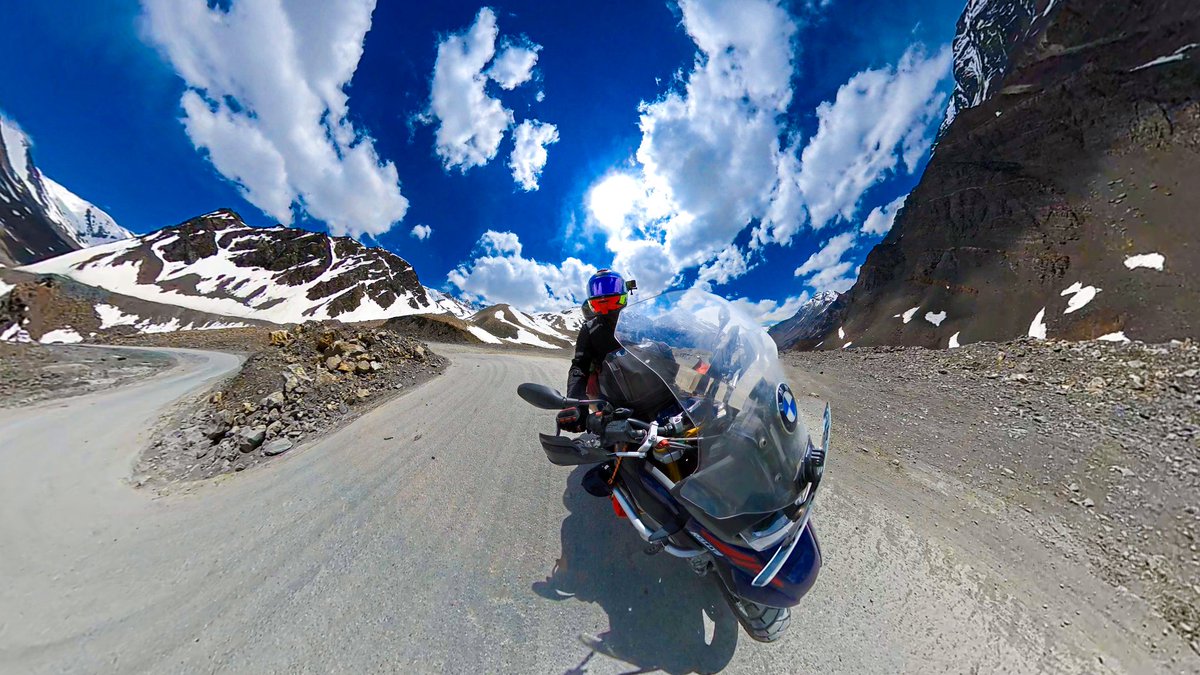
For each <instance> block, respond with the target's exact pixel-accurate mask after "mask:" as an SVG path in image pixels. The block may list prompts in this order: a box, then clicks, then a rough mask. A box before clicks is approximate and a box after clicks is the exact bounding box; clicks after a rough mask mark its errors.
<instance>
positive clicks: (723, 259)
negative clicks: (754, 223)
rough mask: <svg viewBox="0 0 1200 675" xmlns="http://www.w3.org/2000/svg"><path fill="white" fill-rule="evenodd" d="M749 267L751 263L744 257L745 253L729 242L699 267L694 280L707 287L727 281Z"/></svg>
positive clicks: (738, 275) (743, 272) (744, 271)
mask: <svg viewBox="0 0 1200 675" xmlns="http://www.w3.org/2000/svg"><path fill="white" fill-rule="evenodd" d="M751 267H753V265H751V264H750V263H749V261H748V260H747V259H746V254H745V253H744V252H743V251H742V250H741V249H740V248H738V247H737V246H734V245H733V244H730V245H729V246H727V247H725V250H723V251H721V252H720V253H718V254H717V257H715V258H713V259H712V260H711V261H710V262H709V263H708V264H706V265H703V266H701V267H700V273H699V275H697V279H696V282H697V285H700V286H702V287H707V286H708V285H709V284H712V283H716V284H724V283H728V282H730V281H731V280H733V279H736V278H738V277H740V276H742V275H743V274H745V273H746V272H748V271H749V270H750V268H751Z"/></svg>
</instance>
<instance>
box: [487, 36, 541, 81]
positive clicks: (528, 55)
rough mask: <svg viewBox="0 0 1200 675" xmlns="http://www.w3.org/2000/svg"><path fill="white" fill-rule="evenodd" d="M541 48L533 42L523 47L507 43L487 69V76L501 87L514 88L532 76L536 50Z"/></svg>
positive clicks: (536, 57)
mask: <svg viewBox="0 0 1200 675" xmlns="http://www.w3.org/2000/svg"><path fill="white" fill-rule="evenodd" d="M541 50H542V46H541V45H535V44H531V45H528V46H524V47H522V46H517V45H507V46H506V47H505V48H504V51H502V52H500V56H497V57H496V60H495V61H494V62H493V63H492V67H491V68H489V69H488V77H490V78H492V80H494V81H495V82H496V84H498V85H500V87H501V88H502V89H507V90H513V89H516V88H517V87H519V86H521V85H522V84H525V83H526V82H528V81H529V80H530V79H531V78H532V77H533V67H534V66H535V65H537V59H538V52H539V51H541Z"/></svg>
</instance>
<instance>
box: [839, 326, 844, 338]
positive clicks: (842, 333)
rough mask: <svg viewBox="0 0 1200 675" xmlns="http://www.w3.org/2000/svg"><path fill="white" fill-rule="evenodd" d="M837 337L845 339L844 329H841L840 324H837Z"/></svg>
mask: <svg viewBox="0 0 1200 675" xmlns="http://www.w3.org/2000/svg"><path fill="white" fill-rule="evenodd" d="M838 337H839V338H841V339H843V340H845V339H846V331H844V330H842V327H841V326H838Z"/></svg>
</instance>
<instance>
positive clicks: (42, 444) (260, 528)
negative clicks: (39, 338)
mask: <svg viewBox="0 0 1200 675" xmlns="http://www.w3.org/2000/svg"><path fill="white" fill-rule="evenodd" d="M439 351H441V352H442V353H446V354H448V355H449V356H450V357H451V359H452V361H453V365H452V366H451V367H450V369H449V371H448V372H447V373H446V374H445V375H444V376H442V377H440V378H437V379H435V380H433V381H431V382H430V383H428V384H426V385H424V386H423V387H421V388H419V389H417V390H416V391H414V392H412V393H411V394H408V395H405V396H402V397H400V398H398V399H395V400H394V401H392V402H390V403H388V404H386V405H384V406H382V407H380V408H378V409H376V410H375V411H373V412H371V413H369V414H367V415H366V416H364V417H363V418H361V419H360V420H358V421H357V422H355V423H354V424H353V425H351V426H350V427H348V428H345V429H343V430H342V431H340V432H338V433H336V434H333V435H331V436H329V437H326V438H325V439H323V440H321V441H319V442H317V443H316V444H314V445H312V446H310V447H306V448H301V449H299V450H297V451H293V452H292V453H289V454H288V455H284V456H282V457H280V458H279V460H278V461H275V462H273V463H271V464H269V465H267V466H265V467H263V468H261V469H257V470H254V471H248V472H246V473H244V474H238V475H235V476H232V477H227V478H225V479H223V480H216V481H213V482H209V483H205V484H201V485H200V486H198V487H197V488H195V489H193V490H190V491H186V492H183V493H179V494H174V495H170V496H167V497H159V498H155V497H153V495H150V494H147V493H146V491H138V490H134V489H133V488H132V487H130V486H129V485H128V483H127V482H125V481H126V480H127V478H128V475H129V467H130V466H131V463H132V460H133V458H134V455H135V454H136V452H137V448H139V447H140V446H139V439H144V438H145V437H146V432H145V429H146V427H147V425H148V424H151V423H152V422H153V420H154V419H155V418H156V416H157V413H158V412H159V411H160V410H161V409H162V407H163V406H165V405H166V404H167V403H168V402H170V401H172V400H175V399H177V398H178V397H180V396H182V395H184V394H185V393H187V392H188V391H192V390H194V389H195V388H197V387H202V386H205V385H206V384H209V383H211V382H212V381H213V380H214V379H215V378H217V377H219V376H221V374H222V373H225V372H227V371H228V370H229V369H231V368H233V367H235V365H236V358H235V357H232V356H228V355H223V354H212V353H203V352H198V353H187V354H180V355H179V358H180V366H179V367H177V368H175V369H172V370H170V371H168V372H166V373H165V374H163V375H160V376H158V377H156V378H155V379H153V380H149V381H145V382H142V383H140V384H136V385H132V386H129V387H125V388H122V389H118V390H115V391H108V392H103V393H98V394H92V395H88V396H84V397H79V398H75V399H68V400H63V401H59V402H54V403H47V404H42V405H39V406H37V407H30V408H25V409H21V410H6V411H0V439H2V440H0V542H2V548H0V578H2V579H3V580H4V583H3V584H0V671H2V672H48V671H55V672H57V671H71V672H118V671H119V672H131V671H152V672H173V671H192V672H196V671H202V672H209V671H214V670H223V671H232V672H296V671H316V672H324V671H330V670H346V671H352V672H365V671H379V670H401V671H406V672H428V671H451V672H521V673H533V672H554V673H562V672H588V673H610V672H629V671H631V670H638V669H654V668H661V669H664V670H667V671H670V672H689V671H701V672H713V671H717V670H720V669H722V668H724V669H727V670H728V671H729V672H773V673H784V672H788V673H794V672H817V671H820V672H845V673H869V672H888V673H891V672H900V671H909V672H916V671H921V672H1015V673H1027V672H1037V671H1054V672H1079V673H1085V672H1086V673H1093V672H1110V671H1115V672H1158V671H1187V670H1190V669H1192V668H1194V667H1195V663H1196V662H1195V661H1194V660H1191V661H1189V659H1191V658H1193V657H1192V655H1191V653H1190V651H1189V652H1181V651H1178V650H1177V651H1175V652H1171V651H1166V650H1164V649H1163V648H1162V647H1161V646H1160V648H1159V649H1158V651H1152V648H1151V647H1150V646H1149V645H1148V643H1147V641H1146V639H1145V636H1146V635H1153V634H1154V632H1155V631H1157V630H1159V629H1160V625H1159V624H1156V623H1155V621H1157V620H1156V619H1153V618H1151V616H1150V614H1149V612H1148V610H1147V609H1146V607H1144V606H1143V605H1142V604H1140V601H1138V600H1136V599H1132V598H1130V597H1128V596H1126V595H1122V594H1120V593H1118V592H1116V591H1114V590H1113V589H1112V588H1111V587H1109V586H1107V585H1106V584H1104V583H1103V582H1101V581H1100V580H1097V579H1095V578H1093V577H1091V576H1089V575H1088V574H1087V573H1086V571H1084V570H1081V569H1077V568H1072V567H1068V566H1063V565H1061V564H1055V565H1051V564H1050V560H1049V557H1048V555H1049V554H1048V553H1047V552H1046V550H1045V547H1044V545H1043V544H1041V543H1039V542H1038V541H1037V540H1036V539H1035V538H1034V537H1033V536H1032V535H1030V534H1027V533H1026V532H1025V527H1026V525H1025V524H1023V523H1022V522H1021V521H1020V520H1019V519H1016V518H1013V517H1011V514H1008V513H1007V512H1006V511H1005V510H1004V508H1002V507H1001V506H999V505H998V504H997V502H996V501H995V500H992V499H990V498H989V497H988V496H987V495H985V494H980V493H977V492H974V491H972V490H970V489H968V488H966V487H964V486H963V485H962V484H960V483H957V482H955V481H953V480H951V479H949V478H947V477H946V476H943V475H940V474H937V473H935V472H933V471H932V470H930V471H929V472H925V473H923V472H921V471H920V470H919V469H910V468H907V467H906V468H905V469H903V470H897V469H896V468H895V467H893V466H892V465H891V464H890V463H889V462H886V461H884V460H882V459H880V458H878V457H875V456H871V455H866V454H864V453H858V452H852V451H851V450H848V449H842V448H839V449H838V450H837V452H836V453H835V454H833V455H832V458H831V466H830V468H829V469H828V473H827V478H826V483H825V485H826V486H827V487H826V488H824V489H826V490H827V493H826V494H825V496H824V497H823V499H822V500H821V502H819V506H820V508H819V510H818V511H817V514H816V516H814V521H815V523H816V526H817V531H818V533H819V535H820V537H821V543H822V546H823V549H824V553H825V556H826V566H825V569H824V571H823V572H822V574H821V578H820V580H819V581H818V582H817V585H816V587H815V589H814V591H813V592H812V593H811V594H810V595H809V597H808V598H807V600H806V602H805V603H804V604H803V605H801V606H800V607H799V608H797V610H796V611H795V614H794V619H793V623H792V627H791V631H790V635H788V636H787V637H786V639H784V640H783V641H782V643H780V644H776V645H771V646H764V645H759V644H757V643H754V642H753V641H751V640H749V639H747V638H746V637H745V636H744V635H742V634H740V633H739V630H738V627H737V624H736V622H735V621H734V619H733V617H732V616H731V615H730V614H729V612H728V611H727V610H726V609H725V608H724V607H723V606H722V604H721V601H720V597H719V595H718V593H717V592H716V589H715V587H713V586H712V584H713V583H714V582H713V581H711V580H709V579H698V578H696V577H695V576H694V575H693V574H692V573H691V572H690V571H689V570H688V569H687V566H686V565H685V564H681V563H680V562H679V561H677V560H674V559H671V558H668V557H667V556H665V555H661V556H657V557H647V556H645V555H644V554H643V553H642V552H641V548H642V547H641V546H639V545H638V542H639V540H637V538H636V536H635V535H634V533H633V532H632V530H630V529H629V527H628V525H627V524H625V523H624V522H622V521H618V520H616V519H615V518H613V517H612V512H611V508H610V506H609V505H608V503H607V502H605V501H603V500H597V499H595V498H592V497H589V496H587V495H586V493H584V492H583V491H582V490H581V489H580V488H579V487H578V480H579V471H578V470H576V471H570V470H566V469H560V468H555V467H552V466H550V465H549V464H548V463H547V462H546V461H545V458H544V456H543V455H542V453H541V451H540V449H538V448H537V446H536V441H535V437H534V435H533V434H534V431H535V430H537V429H539V428H546V427H547V422H548V419H549V418H548V415H547V413H544V412H539V411H536V410H534V409H532V408H530V407H528V406H526V405H524V404H522V403H521V402H519V401H518V400H517V399H516V397H515V396H514V391H515V389H516V386H517V384H519V383H521V382H524V381H541V382H549V383H558V382H559V381H560V380H562V379H563V374H564V371H565V368H564V362H563V361H561V360H558V359H552V358H543V357H536V356H523V355H505V356H497V355H495V354H483V353H479V352H474V351H470V350H466V349H464V348H461V347H459V348H453V349H452V348H448V347H440V348H439ZM804 386H805V385H804V384H803V383H801V384H799V385H798V387H797V390H801V389H803V388H804ZM807 402H808V404H809V407H808V408H807V409H806V410H805V413H806V416H807V418H808V420H809V421H810V424H811V422H812V421H813V420H815V419H816V417H817V416H818V414H819V409H820V403H819V402H818V401H817V400H816V399H808V401H807ZM847 424H852V421H851V420H841V419H836V418H835V433H836V430H837V425H847ZM1171 656H1174V657H1175V658H1176V659H1177V660H1176V661H1175V662H1174V663H1172V662H1171V661H1170V658H1171Z"/></svg>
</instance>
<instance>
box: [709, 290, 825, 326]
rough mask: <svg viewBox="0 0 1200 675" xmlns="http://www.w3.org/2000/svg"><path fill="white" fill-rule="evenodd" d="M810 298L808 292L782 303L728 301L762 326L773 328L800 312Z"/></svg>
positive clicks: (770, 301) (742, 300)
mask: <svg viewBox="0 0 1200 675" xmlns="http://www.w3.org/2000/svg"><path fill="white" fill-rule="evenodd" d="M810 297H811V296H810V295H809V294H808V292H807V291H806V292H804V293H801V294H800V295H796V296H792V297H790V298H788V299H786V300H784V301H783V302H776V301H774V300H750V299H748V298H737V299H736V300H730V301H729V302H730V303H731V304H733V305H734V306H735V307H737V308H738V309H741V310H742V311H743V312H745V313H746V314H748V315H750V316H752V317H754V318H755V319H757V320H758V322H759V323H760V324H762V325H764V326H773V325H775V324H777V323H779V322H780V321H786V320H787V319H790V318H792V317H793V316H795V315H796V312H798V311H800V306H801V305H803V304H804V303H805V302H808V299H809V298H810Z"/></svg>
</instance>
